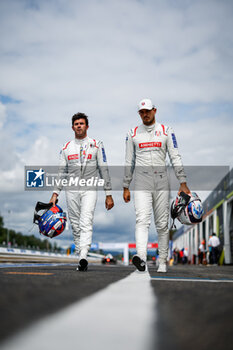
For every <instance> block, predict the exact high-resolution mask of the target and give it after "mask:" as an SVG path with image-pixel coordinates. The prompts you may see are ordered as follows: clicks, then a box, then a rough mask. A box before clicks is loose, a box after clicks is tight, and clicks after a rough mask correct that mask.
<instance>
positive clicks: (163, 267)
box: [157, 263, 167, 273]
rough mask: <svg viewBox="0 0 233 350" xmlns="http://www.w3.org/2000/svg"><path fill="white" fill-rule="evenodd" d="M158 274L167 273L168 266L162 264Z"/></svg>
mask: <svg viewBox="0 0 233 350" xmlns="http://www.w3.org/2000/svg"><path fill="white" fill-rule="evenodd" d="M157 272H162V273H166V272H167V264H165V263H160V264H159V268H158V270H157Z"/></svg>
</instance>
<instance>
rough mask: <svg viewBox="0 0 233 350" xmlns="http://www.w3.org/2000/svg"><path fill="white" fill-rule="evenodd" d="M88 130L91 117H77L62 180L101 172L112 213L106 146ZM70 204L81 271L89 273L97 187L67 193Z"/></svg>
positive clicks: (65, 154) (63, 160) (64, 152)
mask: <svg viewBox="0 0 233 350" xmlns="http://www.w3.org/2000/svg"><path fill="white" fill-rule="evenodd" d="M88 128H89V123H88V117H87V116H86V115H85V114H84V113H77V114H75V115H73V117H72V129H73V131H74V134H75V138H74V139H73V140H72V141H69V142H67V143H65V144H64V146H63V148H62V150H61V153H60V161H59V176H58V180H59V179H60V180H61V179H63V178H64V174H65V178H66V177H69V178H71V177H74V178H79V179H94V178H96V177H97V174H98V172H99V174H100V178H101V179H103V180H104V190H105V193H106V200H105V207H106V209H107V210H110V209H112V207H113V206H114V201H113V199H112V195H111V179H110V176H109V171H108V167H107V158H106V154H105V149H104V145H103V143H102V142H101V141H97V140H95V139H92V138H90V137H88V136H87V130H88ZM61 182H62V181H60V183H59V185H57V186H56V187H55V188H54V191H53V195H52V197H51V199H50V202H52V203H53V205H55V203H56V200H57V197H58V196H59V193H60V191H61V190H62V185H61ZM57 183H58V182H57ZM66 201H67V208H68V215H69V219H70V222H71V226H72V230H73V236H74V243H75V248H76V252H77V253H78V255H79V264H78V268H77V270H79V271H86V270H87V266H88V261H87V253H88V250H89V248H90V246H91V242H92V230H93V217H94V210H95V206H96V201H97V190H96V187H95V188H94V189H93V188H91V189H89V188H87V187H82V186H81V185H79V186H78V187H74V186H72V187H71V188H68V189H67V190H66Z"/></svg>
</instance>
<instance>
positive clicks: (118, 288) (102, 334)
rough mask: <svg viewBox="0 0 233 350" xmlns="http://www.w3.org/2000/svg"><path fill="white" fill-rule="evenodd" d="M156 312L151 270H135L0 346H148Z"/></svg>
mask: <svg viewBox="0 0 233 350" xmlns="http://www.w3.org/2000/svg"><path fill="white" fill-rule="evenodd" d="M87 276H88V275H87ZM54 297H55V296H54ZM156 316H157V315H156V298H155V295H154V293H153V289H152V286H151V283H150V275H149V273H148V272H145V273H139V272H137V271H135V272H133V273H131V274H130V275H129V276H128V277H126V278H124V279H122V280H120V281H117V282H114V283H112V284H110V285H109V286H107V287H106V288H105V289H104V290H102V291H99V292H97V293H95V294H94V295H91V296H90V297H88V298H86V299H84V300H83V301H80V302H76V303H74V304H72V305H70V306H69V307H67V308H65V309H63V310H61V311H59V312H57V313H55V314H53V315H51V316H48V317H46V318H44V319H43V320H41V321H39V322H37V323H36V324H34V325H33V326H31V327H30V328H28V329H26V330H25V331H23V332H21V333H19V334H18V335H16V336H14V338H12V339H11V340H9V341H7V342H5V343H4V344H3V346H2V348H1V349H2V350H23V349H24V350H32V349H33V350H39V349H40V350H41V349H43V350H46V349H48V350H53V349H56V350H64V349H68V348H71V349H72V348H75V349H81V350H100V349H101V350H102V349H104V348H110V349H111V350H119V349H121V350H126V349H127V350H128V349H134V350H142V349H144V350H148V349H150V348H151V346H152V341H153V338H154V337H155V333H156V330H155V321H156V319H157V317H156Z"/></svg>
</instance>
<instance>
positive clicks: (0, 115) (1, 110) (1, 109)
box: [0, 102, 6, 129]
mask: <svg viewBox="0 0 233 350" xmlns="http://www.w3.org/2000/svg"><path fill="white" fill-rule="evenodd" d="M5 119H6V107H5V106H4V104H2V103H1V102H0V129H1V128H2V127H3V124H4V122H5Z"/></svg>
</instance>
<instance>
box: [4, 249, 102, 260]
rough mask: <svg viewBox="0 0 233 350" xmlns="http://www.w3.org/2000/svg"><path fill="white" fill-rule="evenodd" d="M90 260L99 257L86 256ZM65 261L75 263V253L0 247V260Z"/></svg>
mask: <svg viewBox="0 0 233 350" xmlns="http://www.w3.org/2000/svg"><path fill="white" fill-rule="evenodd" d="M88 260H89V261H91V262H100V261H101V258H99V257H94V256H93V254H92V256H90V257H88ZM9 261H10V262H25V261H26V262H66V263H77V256H76V255H66V254H61V253H52V252H43V251H38V250H30V249H20V248H10V247H8V248H7V247H6V248H5V247H0V262H9Z"/></svg>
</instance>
